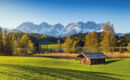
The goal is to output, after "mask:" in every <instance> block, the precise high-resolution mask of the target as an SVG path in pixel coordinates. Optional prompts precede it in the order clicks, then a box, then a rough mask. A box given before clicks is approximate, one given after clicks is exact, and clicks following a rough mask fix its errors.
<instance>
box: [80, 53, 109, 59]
mask: <svg viewBox="0 0 130 80" xmlns="http://www.w3.org/2000/svg"><path fill="white" fill-rule="evenodd" d="M83 56H84V57H85V58H88V59H103V58H107V56H105V55H104V54H103V53H102V52H87V53H81V54H80V55H79V56H78V57H83Z"/></svg>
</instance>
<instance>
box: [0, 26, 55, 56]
mask: <svg viewBox="0 0 130 80" xmlns="http://www.w3.org/2000/svg"><path fill="white" fill-rule="evenodd" d="M47 42H55V43H56V42H57V38H55V37H52V36H47V35H42V34H36V33H22V32H7V31H6V30H5V31H2V28H0V55H32V54H34V53H40V52H41V51H42V48H41V46H40V45H41V44H45V43H47Z"/></svg>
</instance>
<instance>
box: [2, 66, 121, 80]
mask: <svg viewBox="0 0 130 80" xmlns="http://www.w3.org/2000/svg"><path fill="white" fill-rule="evenodd" d="M0 66H3V67H10V68H14V69H18V70H22V71H25V72H27V73H26V74H23V73H16V74H19V75H13V72H10V73H8V72H7V73H5V74H8V75H10V76H12V77H14V76H19V77H22V76H23V77H25V76H26V78H27V80H45V79H44V78H43V77H41V78H40V75H47V76H50V77H53V78H55V79H51V80H57V79H59V80H60V79H65V80H75V79H77V80H120V79H118V78H114V77H111V76H117V77H118V76H121V75H117V74H110V73H102V72H90V71H79V70H71V69H59V68H49V67H38V66H27V65H14V64H0ZM2 74H4V71H3V73H2ZM33 74H38V75H39V76H35V75H33ZM30 77H32V78H31V79H30ZM47 80H49V79H47Z"/></svg>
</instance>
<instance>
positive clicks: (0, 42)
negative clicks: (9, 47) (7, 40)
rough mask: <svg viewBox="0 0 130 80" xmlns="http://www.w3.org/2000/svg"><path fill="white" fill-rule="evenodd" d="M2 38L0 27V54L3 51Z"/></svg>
mask: <svg viewBox="0 0 130 80" xmlns="http://www.w3.org/2000/svg"><path fill="white" fill-rule="evenodd" d="M3 50H4V49H3V38H2V28H0V54H2V53H3Z"/></svg>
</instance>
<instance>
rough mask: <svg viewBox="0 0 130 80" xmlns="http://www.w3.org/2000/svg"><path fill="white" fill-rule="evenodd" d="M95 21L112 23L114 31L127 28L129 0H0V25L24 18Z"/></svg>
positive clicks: (52, 21)
mask: <svg viewBox="0 0 130 80" xmlns="http://www.w3.org/2000/svg"><path fill="white" fill-rule="evenodd" d="M79 21H83V22H87V21H95V22H96V23H104V22H107V21H110V22H111V23H112V24H114V28H115V31H116V32H130V1H129V0H0V26H2V27H7V28H15V27H17V26H18V25H20V24H21V23H23V22H33V23H35V24H40V23H41V22H47V23H49V24H56V23H61V24H63V25H67V24H68V23H71V22H79Z"/></svg>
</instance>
